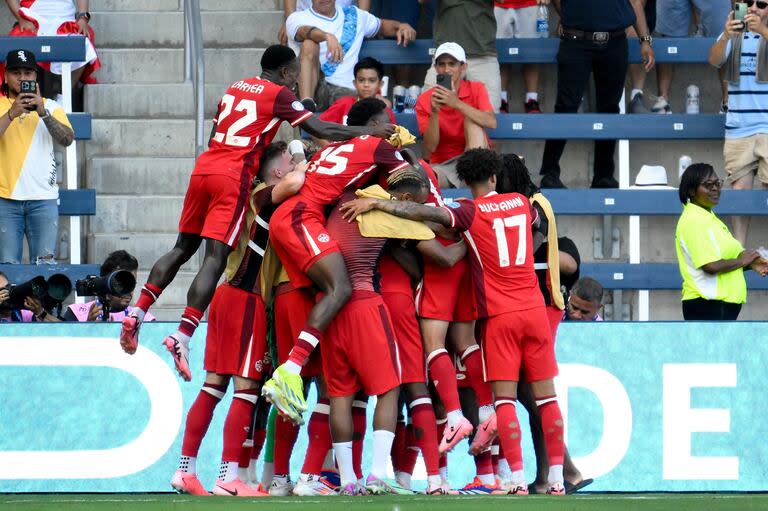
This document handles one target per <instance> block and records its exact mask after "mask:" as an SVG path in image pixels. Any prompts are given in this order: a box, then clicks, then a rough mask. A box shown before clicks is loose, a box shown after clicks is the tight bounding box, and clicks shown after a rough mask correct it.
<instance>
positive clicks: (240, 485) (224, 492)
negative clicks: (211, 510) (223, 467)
mask: <svg viewBox="0 0 768 511" xmlns="http://www.w3.org/2000/svg"><path fill="white" fill-rule="evenodd" d="M213 494H214V495H220V496H222V497H269V493H266V492H264V491H261V490H260V489H258V488H253V487H251V486H248V485H247V484H245V483H244V482H242V481H241V480H240V479H234V480H232V481H229V482H228V483H225V482H224V481H222V480H221V479H217V480H216V486H214V487H213Z"/></svg>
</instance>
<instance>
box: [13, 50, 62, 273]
mask: <svg viewBox="0 0 768 511" xmlns="http://www.w3.org/2000/svg"><path fill="white" fill-rule="evenodd" d="M5 62H6V69H5V78H4V81H3V84H2V86H0V91H1V92H2V96H0V155H2V158H0V222H2V223H1V224H0V226H1V227H2V228H0V263H15V264H18V263H21V255H22V243H23V239H24V235H25V234H26V237H27V243H28V245H29V260H30V261H31V262H33V263H38V264H39V263H45V264H56V260H55V259H54V254H55V253H56V238H57V237H58V218H59V211H58V205H57V201H58V198H59V187H58V185H57V184H56V162H55V161H54V158H53V143H54V142H56V143H57V144H61V145H63V146H68V145H69V144H71V143H72V142H73V141H74V139H75V134H74V131H72V126H70V124H69V121H68V120H67V115H66V114H65V113H64V109H63V108H61V107H60V106H59V105H58V103H56V102H55V101H53V100H51V99H43V97H42V96H41V95H40V88H39V85H38V86H36V87H35V92H21V85H22V81H26V82H28V83H25V87H26V86H29V85H30V83H29V82H34V83H35V84H37V76H38V70H37V66H36V60H35V55H34V54H33V53H32V52H30V51H27V50H13V51H10V52H9V53H8V56H7V57H6V60H5ZM41 121H42V122H41Z"/></svg>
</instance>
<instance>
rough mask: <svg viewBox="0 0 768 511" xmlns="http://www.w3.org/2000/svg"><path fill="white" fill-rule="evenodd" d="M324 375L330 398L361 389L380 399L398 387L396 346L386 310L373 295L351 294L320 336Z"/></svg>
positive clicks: (379, 297) (354, 292)
mask: <svg viewBox="0 0 768 511" xmlns="http://www.w3.org/2000/svg"><path fill="white" fill-rule="evenodd" d="M323 345H324V346H325V348H324V356H323V374H324V375H325V383H326V384H327V386H328V395H329V396H330V397H344V396H352V395H354V394H356V393H357V391H358V390H360V389H361V388H362V389H363V391H364V392H365V393H366V394H367V395H369V396H379V395H381V394H384V393H385V392H387V391H389V390H392V389H394V388H395V387H397V386H398V385H400V362H399V359H398V355H397V343H395V336H394V334H393V330H392V323H391V321H390V319H389V313H388V312H387V306H386V305H384V300H383V299H382V298H381V295H379V294H377V293H374V292H372V291H352V298H350V300H349V301H348V302H347V304H346V305H345V306H344V307H342V309H341V310H340V311H339V313H338V314H337V315H336V317H335V318H334V320H333V321H332V322H331V324H330V325H329V326H328V329H327V330H326V332H325V335H324V336H323Z"/></svg>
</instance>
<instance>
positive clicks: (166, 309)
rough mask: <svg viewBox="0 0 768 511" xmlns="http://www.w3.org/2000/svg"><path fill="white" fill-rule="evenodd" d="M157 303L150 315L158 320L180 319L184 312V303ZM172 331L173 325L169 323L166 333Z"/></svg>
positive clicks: (171, 320)
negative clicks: (161, 304)
mask: <svg viewBox="0 0 768 511" xmlns="http://www.w3.org/2000/svg"><path fill="white" fill-rule="evenodd" d="M162 300H163V297H162V296H161V297H160V301H162ZM157 303H160V302H157ZM157 303H156V304H155V305H153V306H152V315H153V316H154V317H156V318H157V320H158V321H169V322H176V321H179V320H180V319H181V315H182V314H183V313H184V305H182V304H178V305H163V306H159V305H157ZM173 331H174V327H173V326H171V325H169V326H168V333H169V334H171V333H173ZM201 339H202V338H201ZM161 340H162V339H158V340H157V342H160V341H161ZM203 340H204V339H203ZM153 341H154V339H153ZM201 349H202V348H201Z"/></svg>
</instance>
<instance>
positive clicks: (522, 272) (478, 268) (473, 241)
mask: <svg viewBox="0 0 768 511" xmlns="http://www.w3.org/2000/svg"><path fill="white" fill-rule="evenodd" d="M444 209H445V210H446V211H448V212H449V213H450V215H451V218H452V220H451V223H452V225H451V227H455V228H458V229H462V230H464V238H465V239H466V241H467V246H468V248H469V252H470V254H469V261H470V267H471V269H472V280H473V282H474V285H475V299H476V303H477V309H478V313H479V315H480V317H489V316H496V315H498V314H502V313H505V312H512V311H521V310H528V309H532V308H534V307H538V306H542V307H543V306H544V297H542V295H541V291H540V290H539V282H538V280H537V279H536V272H535V271H534V269H533V246H532V245H533V239H532V238H533V236H532V234H531V224H532V223H533V221H535V219H536V216H537V214H538V213H536V210H535V209H533V208H532V207H531V203H530V202H528V199H527V198H526V197H525V196H523V195H520V194H519V193H505V194H502V195H499V194H497V193H496V192H491V193H489V194H488V195H486V196H484V197H480V198H477V199H475V200H464V199H461V200H459V201H457V202H454V203H451V204H450V205H447V206H444Z"/></svg>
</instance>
